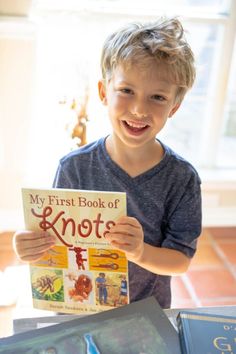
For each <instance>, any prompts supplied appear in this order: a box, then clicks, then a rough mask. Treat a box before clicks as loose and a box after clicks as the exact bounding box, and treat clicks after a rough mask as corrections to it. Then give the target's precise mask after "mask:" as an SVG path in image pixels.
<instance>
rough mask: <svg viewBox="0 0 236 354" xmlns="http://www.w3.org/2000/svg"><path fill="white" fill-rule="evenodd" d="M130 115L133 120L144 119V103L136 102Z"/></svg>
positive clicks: (145, 108) (146, 110)
mask: <svg viewBox="0 0 236 354" xmlns="http://www.w3.org/2000/svg"><path fill="white" fill-rule="evenodd" d="M131 113H132V115H133V116H134V117H135V118H139V119H142V118H145V117H147V116H148V109H147V106H146V103H145V102H136V103H135V104H134V105H133V107H132V110H131Z"/></svg>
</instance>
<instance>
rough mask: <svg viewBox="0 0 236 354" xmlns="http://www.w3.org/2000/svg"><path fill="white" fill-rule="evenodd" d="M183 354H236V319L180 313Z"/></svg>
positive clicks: (187, 312) (180, 336)
mask: <svg viewBox="0 0 236 354" xmlns="http://www.w3.org/2000/svg"><path fill="white" fill-rule="evenodd" d="M177 325H178V329H179V338H180V344H181V348H182V353H183V354H222V353H228V354H236V318H235V317H230V316H222V315H213V314H206V313H198V312H190V311H180V312H179V314H178V316H177Z"/></svg>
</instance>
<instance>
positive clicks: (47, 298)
mask: <svg viewBox="0 0 236 354" xmlns="http://www.w3.org/2000/svg"><path fill="white" fill-rule="evenodd" d="M22 197H23V209H24V218H25V227H26V229H27V230H32V231H47V232H49V233H50V234H52V235H54V236H56V238H57V242H56V245H55V246H54V247H53V248H51V249H49V250H48V251H47V252H46V254H45V255H44V256H43V257H42V258H41V259H40V260H38V261H37V262H34V263H31V264H30V278H31V287H32V298H33V306H34V307H35V308H38V309H45V310H51V311H55V312H63V313H96V312H100V311H104V310H108V309H112V308H115V307H118V306H122V305H125V304H128V303H129V291H128V289H129V286H128V262H127V258H126V257H125V254H124V253H123V252H121V251H119V250H116V249H112V248H111V246H110V244H109V243H108V242H107V241H106V239H105V233H106V231H108V230H109V229H110V228H111V227H112V226H113V225H114V223H115V221H116V220H117V219H118V218H120V217H121V216H124V215H126V194H125V193H122V192H103V191H82V190H71V189H48V190H45V189H26V188H23V189H22Z"/></svg>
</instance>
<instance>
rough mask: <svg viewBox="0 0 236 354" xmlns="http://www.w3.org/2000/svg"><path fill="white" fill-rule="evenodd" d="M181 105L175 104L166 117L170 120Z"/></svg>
mask: <svg viewBox="0 0 236 354" xmlns="http://www.w3.org/2000/svg"><path fill="white" fill-rule="evenodd" d="M180 105H181V103H176V105H175V106H174V107H173V108H172V109H171V111H170V113H169V115H168V117H169V118H171V117H172V116H173V115H174V114H175V113H176V112H177V111H178V109H179V107H180Z"/></svg>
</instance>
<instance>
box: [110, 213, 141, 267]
mask: <svg viewBox="0 0 236 354" xmlns="http://www.w3.org/2000/svg"><path fill="white" fill-rule="evenodd" d="M106 240H108V241H109V242H110V244H111V245H112V246H113V247H114V248H117V249H119V250H121V251H123V252H125V253H126V257H127V259H128V260H129V261H133V262H137V261H139V260H140V259H141V258H142V255H143V251H144V234H143V228H142V226H141V224H140V223H139V221H138V220H137V219H135V218H133V217H129V216H123V217H121V218H120V219H119V220H117V222H116V224H115V225H114V226H113V227H112V228H111V229H110V230H109V232H107V233H106Z"/></svg>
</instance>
